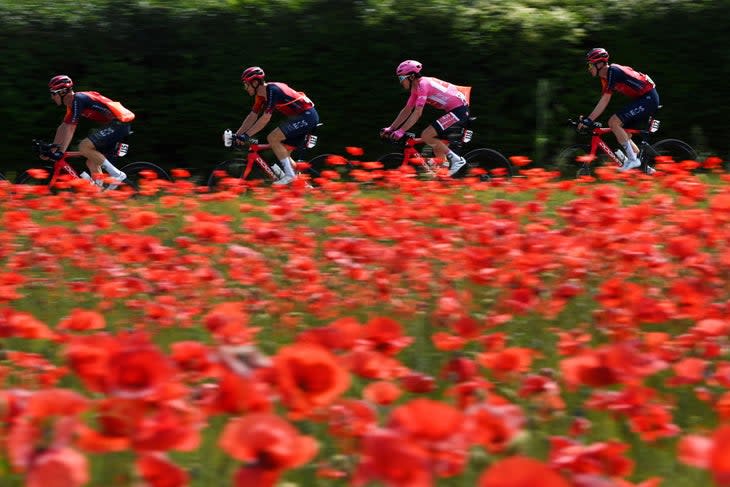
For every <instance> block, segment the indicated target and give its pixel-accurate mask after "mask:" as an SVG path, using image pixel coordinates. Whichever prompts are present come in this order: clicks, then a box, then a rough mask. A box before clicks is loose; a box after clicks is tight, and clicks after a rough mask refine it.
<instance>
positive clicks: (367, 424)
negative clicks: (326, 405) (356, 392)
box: [327, 399, 377, 437]
mask: <svg viewBox="0 0 730 487" xmlns="http://www.w3.org/2000/svg"><path fill="white" fill-rule="evenodd" d="M327 421H328V423H329V430H330V432H331V433H332V434H333V435H335V436H341V437H360V436H363V435H364V434H365V433H367V432H368V431H369V430H370V429H371V428H373V427H375V426H376V425H377V415H376V412H375V408H374V407H373V405H372V404H370V403H368V402H365V401H361V400H356V399H340V400H338V401H337V402H335V403H334V404H333V405H332V406H330V409H329V414H328V415H327Z"/></svg>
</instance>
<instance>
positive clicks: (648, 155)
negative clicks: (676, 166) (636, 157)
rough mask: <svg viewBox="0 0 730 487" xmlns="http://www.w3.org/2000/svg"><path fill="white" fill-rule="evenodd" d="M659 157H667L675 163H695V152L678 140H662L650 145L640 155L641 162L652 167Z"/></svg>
mask: <svg viewBox="0 0 730 487" xmlns="http://www.w3.org/2000/svg"><path fill="white" fill-rule="evenodd" d="M659 156H668V157H671V158H672V160H673V161H674V162H676V163H680V162H682V161H696V160H697V152H695V150H694V149H693V148H692V147H691V146H690V145H689V144H687V143H686V142H683V141H681V140H679V139H664V140H660V141H659V142H656V143H654V144H652V145H651V146H650V147H649V148H648V149H646V150H645V153H644V154H642V158H641V159H642V162H643V163H645V164H648V165H649V166H654V164H655V160H656V158H657V157H659Z"/></svg>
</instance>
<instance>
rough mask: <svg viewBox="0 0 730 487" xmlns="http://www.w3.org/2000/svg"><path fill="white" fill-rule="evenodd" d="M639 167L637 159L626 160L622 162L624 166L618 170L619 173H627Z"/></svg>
mask: <svg viewBox="0 0 730 487" xmlns="http://www.w3.org/2000/svg"><path fill="white" fill-rule="evenodd" d="M639 166H641V161H639V160H638V159H634V160H633V161H630V160H628V159H626V160H625V161H624V164H623V165H622V166H621V167H619V168H618V170H619V171H620V172H625V171H628V170H629V169H636V168H637V167H639Z"/></svg>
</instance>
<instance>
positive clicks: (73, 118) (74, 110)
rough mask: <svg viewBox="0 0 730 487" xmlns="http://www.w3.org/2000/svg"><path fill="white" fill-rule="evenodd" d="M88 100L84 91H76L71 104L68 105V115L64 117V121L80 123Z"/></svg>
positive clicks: (74, 123)
mask: <svg viewBox="0 0 730 487" xmlns="http://www.w3.org/2000/svg"><path fill="white" fill-rule="evenodd" d="M86 101H87V99H86V97H85V95H84V94H83V93H75V94H74V99H73V101H72V102H71V105H70V106H67V107H66V115H65V116H64V117H63V123H68V124H71V125H78V123H79V120H80V119H81V114H82V113H83V110H84V104H85V102H86Z"/></svg>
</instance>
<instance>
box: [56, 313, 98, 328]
mask: <svg viewBox="0 0 730 487" xmlns="http://www.w3.org/2000/svg"><path fill="white" fill-rule="evenodd" d="M104 327H106V320H105V319H104V315H102V314H101V313H99V312H97V311H92V310H84V309H79V308H74V309H73V310H71V315H70V316H67V317H66V318H64V319H63V320H61V322H60V323H59V324H58V328H59V329H60V330H73V331H87V330H100V329H102V328H104Z"/></svg>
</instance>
